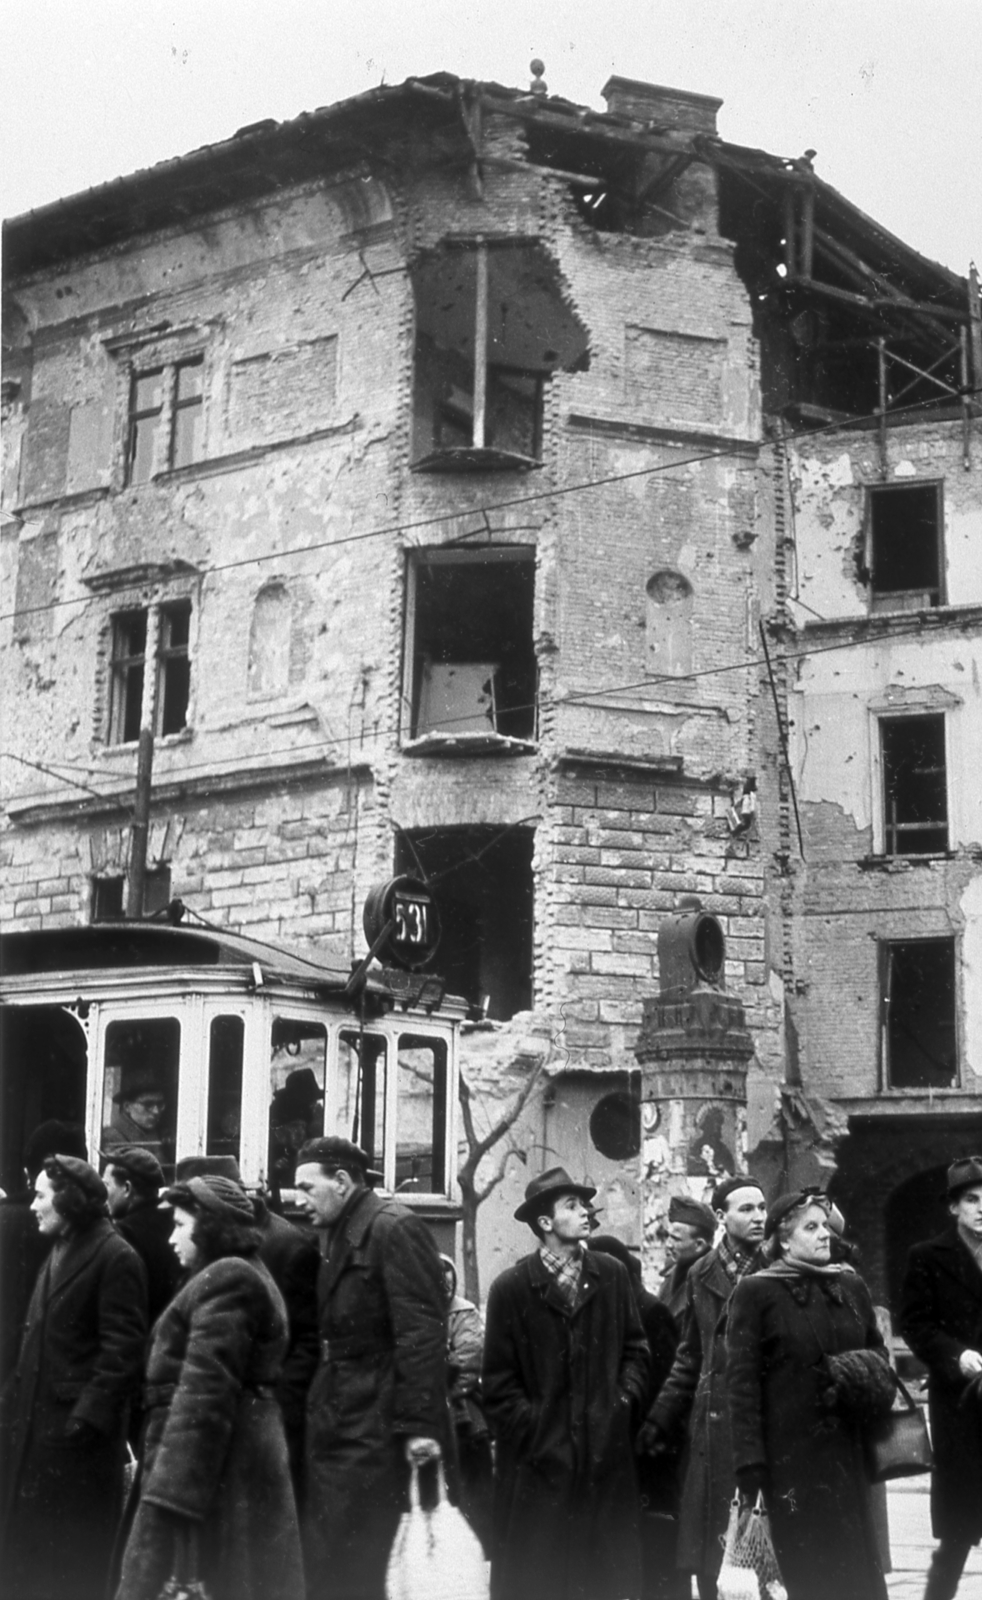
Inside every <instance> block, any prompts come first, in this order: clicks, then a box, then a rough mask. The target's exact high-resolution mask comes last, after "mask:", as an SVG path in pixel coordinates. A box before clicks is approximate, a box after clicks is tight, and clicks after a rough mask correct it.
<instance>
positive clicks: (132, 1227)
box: [116, 1200, 182, 1328]
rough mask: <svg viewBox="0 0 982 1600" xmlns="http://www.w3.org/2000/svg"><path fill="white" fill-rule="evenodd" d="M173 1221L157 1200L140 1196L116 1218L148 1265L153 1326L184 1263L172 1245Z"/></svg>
mask: <svg viewBox="0 0 982 1600" xmlns="http://www.w3.org/2000/svg"><path fill="white" fill-rule="evenodd" d="M172 1225H173V1218H172V1216H171V1214H170V1212H169V1211H161V1210H159V1209H158V1206H157V1202H156V1200H140V1201H138V1202H137V1204H136V1205H135V1206H133V1208H132V1209H131V1210H130V1211H127V1212H126V1214H125V1216H122V1217H117V1218H116V1227H117V1229H118V1231H119V1233H120V1234H121V1235H122V1237H123V1238H124V1239H125V1240H126V1242H127V1244H131V1245H132V1246H133V1249H134V1250H135V1251H136V1253H137V1255H138V1256H139V1257H140V1260H141V1261H142V1262H143V1265H144V1268H145V1269H146V1274H147V1313H148V1316H149V1320H150V1326H151V1328H152V1327H153V1325H154V1323H155V1322H156V1320H157V1318H158V1317H159V1316H160V1313H161V1312H162V1311H163V1309H164V1307H165V1306H166V1305H169V1304H170V1302H171V1300H172V1299H173V1297H174V1295H175V1294H176V1292H177V1286H178V1284H179V1283H180V1281H181V1275H182V1274H181V1263H180V1262H179V1261H178V1259H177V1257H176V1255H175V1254H174V1252H173V1250H172V1249H171V1246H170V1236H171V1228H172Z"/></svg>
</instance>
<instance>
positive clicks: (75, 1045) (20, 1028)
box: [0, 1006, 88, 1194]
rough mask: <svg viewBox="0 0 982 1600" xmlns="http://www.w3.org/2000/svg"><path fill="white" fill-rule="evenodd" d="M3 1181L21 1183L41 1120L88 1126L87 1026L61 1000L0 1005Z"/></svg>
mask: <svg viewBox="0 0 982 1600" xmlns="http://www.w3.org/2000/svg"><path fill="white" fill-rule="evenodd" d="M0 1063H2V1066H0V1187H2V1188H3V1189H4V1190H5V1191H6V1193H7V1194H15V1193H17V1192H18V1191H19V1190H20V1188H21V1187H22V1182H23V1180H22V1178H21V1169H22V1167H23V1163H24V1150H25V1147H26V1145H27V1142H28V1140H29V1139H30V1136H31V1134H32V1133H33V1132H34V1130H35V1128H38V1127H40V1125H41V1123H42V1122H50V1121H53V1120H54V1121H58V1122H71V1123H76V1124H78V1126H79V1127H82V1128H84V1126H85V1082H86V1069H87V1065H88V1050H87V1042H86V1036H85V1030H84V1029H83V1027H82V1025H81V1023H80V1022H79V1021H78V1019H77V1018H76V1017H74V1016H73V1015H72V1014H71V1012H69V1011H65V1010H64V1009H63V1008H62V1007H61V1006H4V1007H2V1008H0Z"/></svg>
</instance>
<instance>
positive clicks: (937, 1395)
mask: <svg viewBox="0 0 982 1600" xmlns="http://www.w3.org/2000/svg"><path fill="white" fill-rule="evenodd" d="M946 1199H947V1202H948V1210H949V1212H950V1214H951V1223H950V1224H949V1226H948V1227H947V1228H946V1229H945V1231H944V1233H942V1234H939V1235H938V1237H937V1238H935V1239H930V1240H928V1242H927V1243H926V1244H915V1245H914V1248H913V1249H912V1250H911V1252H910V1258H909V1260H908V1263H907V1277H906V1280H905V1283H904V1295H903V1306H902V1309H901V1313H900V1326H901V1329H902V1330H903V1335H904V1338H905V1339H906V1340H907V1343H908V1344H909V1345H910V1348H911V1349H912V1350H913V1352H914V1354H915V1355H916V1356H918V1357H919V1358H920V1360H921V1361H923V1362H924V1363H925V1365H926V1366H927V1369H928V1405H929V1409H930V1415H931V1443H932V1445H933V1447H934V1470H933V1473H932V1477H931V1523H932V1526H933V1529H934V1536H935V1538H936V1539H938V1540H939V1541H940V1543H939V1544H938V1548H937V1550H936V1551H935V1552H934V1556H933V1558H932V1561H931V1570H930V1572H929V1574H928V1580H927V1588H926V1589H925V1590H924V1600H952V1596H953V1595H955V1594H956V1593H957V1591H958V1585H959V1582H960V1580H961V1575H962V1572H963V1571H964V1568H965V1562H966V1560H967V1559H968V1552H969V1550H970V1548H971V1547H972V1545H973V1544H978V1542H979V1540H980V1539H982V1156H966V1157H964V1158H963V1159H961V1160H959V1161H953V1162H952V1164H951V1166H950V1167H949V1168H948V1184H947V1193H946Z"/></svg>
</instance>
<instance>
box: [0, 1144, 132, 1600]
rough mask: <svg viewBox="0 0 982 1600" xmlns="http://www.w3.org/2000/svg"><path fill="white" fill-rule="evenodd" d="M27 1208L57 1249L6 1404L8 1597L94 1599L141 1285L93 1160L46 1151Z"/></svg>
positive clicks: (117, 1490) (109, 1540)
mask: <svg viewBox="0 0 982 1600" xmlns="http://www.w3.org/2000/svg"><path fill="white" fill-rule="evenodd" d="M31 1210H32V1211H33V1213H34V1217H35V1219H36V1226H37V1227H38V1230H39V1232H40V1234H41V1236H42V1237H44V1238H46V1239H47V1240H48V1241H49V1242H50V1244H51V1246H52V1248H51V1253H50V1255H49V1256H48V1258H47V1261H46V1262H45V1264H44V1266H43V1267H42V1268H41V1271H40V1274H39V1275H38V1280H37V1283H36V1285H35V1288H34V1293H33V1295H32V1297H31V1302H30V1306H29V1307H28V1312H27V1320H26V1323H25V1326H24V1336H23V1339H22V1341H21V1348H20V1356H19V1359H18V1362H17V1366H16V1368H15V1370H14V1372H13V1373H12V1374H11V1377H10V1379H9V1380H8V1382H7V1384H6V1386H5V1388H4V1392H3V1401H2V1459H3V1508H2V1524H0V1545H2V1549H0V1570H2V1572H3V1594H4V1597H5V1600H55V1597H58V1596H63V1597H65V1600H68V1597H70V1600H102V1596H103V1593H104V1590H105V1586H106V1582H107V1579H108V1576H109V1564H110V1557H111V1554H112V1547H113V1540H114V1538H115V1533H116V1526H117V1522H118V1518H119V1514H120V1510H121V1500H122V1488H123V1460H124V1455H125V1448H126V1422H127V1412H128V1405H129V1401H130V1399H131V1397H132V1396H133V1395H134V1394H135V1393H137V1392H138V1389H139V1383H140V1369H141V1366H142V1362H143V1352H144V1346H145V1340H146V1282H145V1277H144V1272H143V1266H142V1264H141V1262H140V1260H139V1257H138V1256H137V1254H136V1252H135V1251H134V1250H133V1249H132V1248H131V1247H130V1245H128V1244H126V1243H125V1241H124V1240H122V1239H120V1238H119V1236H118V1234H117V1233H116V1231H115V1229H114V1228H113V1226H112V1223H111V1222H110V1221H109V1220H108V1217H107V1216H106V1187H105V1184H104V1183H103V1181H102V1179H101V1178H100V1177H99V1175H98V1173H97V1172H96V1171H95V1170H94V1168H92V1167H90V1166H89V1164H88V1162H86V1161H82V1160H80V1159H79V1158H78V1157H76V1156H67V1155H59V1156H51V1157H49V1158H48V1159H47V1160H46V1161H45V1163H44V1166H43V1168H42V1170H41V1172H40V1173H39V1174H38V1178H37V1183H36V1192H35V1197H34V1200H33V1202H32V1205H31Z"/></svg>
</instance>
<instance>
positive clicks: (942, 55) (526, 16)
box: [0, 0, 982, 273]
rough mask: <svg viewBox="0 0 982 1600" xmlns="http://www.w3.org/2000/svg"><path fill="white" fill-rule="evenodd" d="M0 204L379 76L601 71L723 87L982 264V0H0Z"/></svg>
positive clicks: (583, 93)
mask: <svg viewBox="0 0 982 1600" xmlns="http://www.w3.org/2000/svg"><path fill="white" fill-rule="evenodd" d="M3 13H4V19H5V21H4V32H3V39H2V48H0V88H2V93H3V107H4V110H3V127H4V133H3V141H4V159H3V188H2V212H3V215H5V216H15V215H18V214H20V213H21V212H23V211H27V210H29V209H31V208H33V207H35V206H39V205H44V204H46V203H47V202H48V201H50V200H54V199H57V198H58V197H59V196H61V195H66V194H73V193H75V192H77V191H78V190H80V189H85V188H88V187H90V186H91V185H93V184H97V183H101V182H104V181H106V180H107V179H110V178H113V177H116V176H118V175H119V174H121V173H125V172H132V171H135V170H136V169H137V168H140V167H146V166H150V165H152V164H153V163H154V162H156V161H161V160H165V159H167V158H168V157H171V156H176V155H181V154H184V153H186V152H187V151H189V150H193V149H196V148H197V147H198V146H200V145H203V144H210V143H213V142H215V141H217V140H220V139H224V138H227V137H229V135H231V134H232V133H234V132H235V130H236V129H237V128H239V127H242V126H244V125H245V124H247V123H250V122H257V121H259V120H260V119H262V118H265V117H275V118H276V119H277V120H284V119H286V118H290V117H294V116H296V115H297V114H298V113H299V112H301V111H312V110H314V109H315V108H316V107H317V106H323V105H329V104H331V103H332V102H333V101H336V100H341V99H345V98H346V97H347V96H349V95H354V94H359V93H361V92H362V91H363V90H365V89H369V88H372V87H373V86H374V85H376V84H378V83H380V82H382V81H385V82H386V83H399V82H401V81H402V80H403V79H404V78H406V77H409V76H412V75H424V74H426V73H431V72H437V71H441V70H443V71H450V72H454V73H457V74H459V75H460V76H462V77H474V78H483V79H493V80H495V81H497V82H499V83H504V84H508V85H514V86H519V87H524V86H525V85H527V83H528V82H529V70H528V64H529V61H530V59H531V58H532V57H533V56H541V57H542V59H543V60H544V62H545V64H546V81H547V83H548V85H549V89H550V92H551V93H553V94H560V95H563V96H565V97H566V98H567V99H571V100H576V101H580V102H581V103H583V104H587V105H592V106H596V107H598V108H600V107H602V103H603V102H602V100H601V96H600V90H601V88H602V87H603V84H604V83H605V82H606V80H607V78H608V76H609V75H610V74H611V73H612V72H616V73H620V74H621V75H623V76H625V77H630V78H644V79H647V80H649V81H651V82H654V83H662V84H670V85H675V86H678V87H683V88H688V89H695V90H699V91H701V92H703V93H706V94H713V95H718V96H720V97H721V98H722V99H723V101H724V104H723V108H722V111H721V112H720V121H719V127H720V133H721V134H722V135H723V137H724V138H726V139H730V140H732V141H734V142H735V143H738V144H749V145H757V146H760V147H762V148H764V149H767V150H771V151H773V152H775V153H777V154H780V155H792V156H797V155H800V154H801V153H802V152H803V151H804V150H805V149H806V148H809V147H811V148H814V149H816V150H817V151H818V157H817V160H816V163H815V166H816V170H817V172H818V173H819V174H820V176H821V177H823V178H825V179H826V180H827V181H828V182H829V183H831V184H833V185H834V186H835V187H836V188H837V189H839V190H841V191H842V192H843V193H844V194H845V195H847V196H848V198H849V199H850V200H852V201H853V202H854V203H855V204H856V205H858V206H860V207H862V209H863V210H864V211H867V212H868V213H870V215H872V216H874V217H875V218H876V219H877V221H879V222H881V223H882V224H884V225H885V226H886V227H888V228H890V229H891V230H892V231H893V232H894V233H897V234H900V235H901V236H902V237H903V238H904V239H906V240H907V242H908V243H909V244H911V245H913V246H914V248H915V249H917V250H920V251H921V252H922V253H923V254H924V255H927V256H930V257H932V258H933V259H934V260H937V261H943V262H944V263H945V264H946V265H948V266H949V267H952V268H954V269H955V270H956V271H957V272H960V273H964V272H965V271H966V270H967V268H968V263H969V260H970V259H972V258H974V259H976V260H978V261H980V262H982V175H980V174H982V161H980V157H982V116H980V105H982V88H980V85H982V0H589V3H588V0H478V3H476V4H474V3H470V0H455V3H453V4H451V3H449V0H344V3H339V0H5V4H4V7H3Z"/></svg>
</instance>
